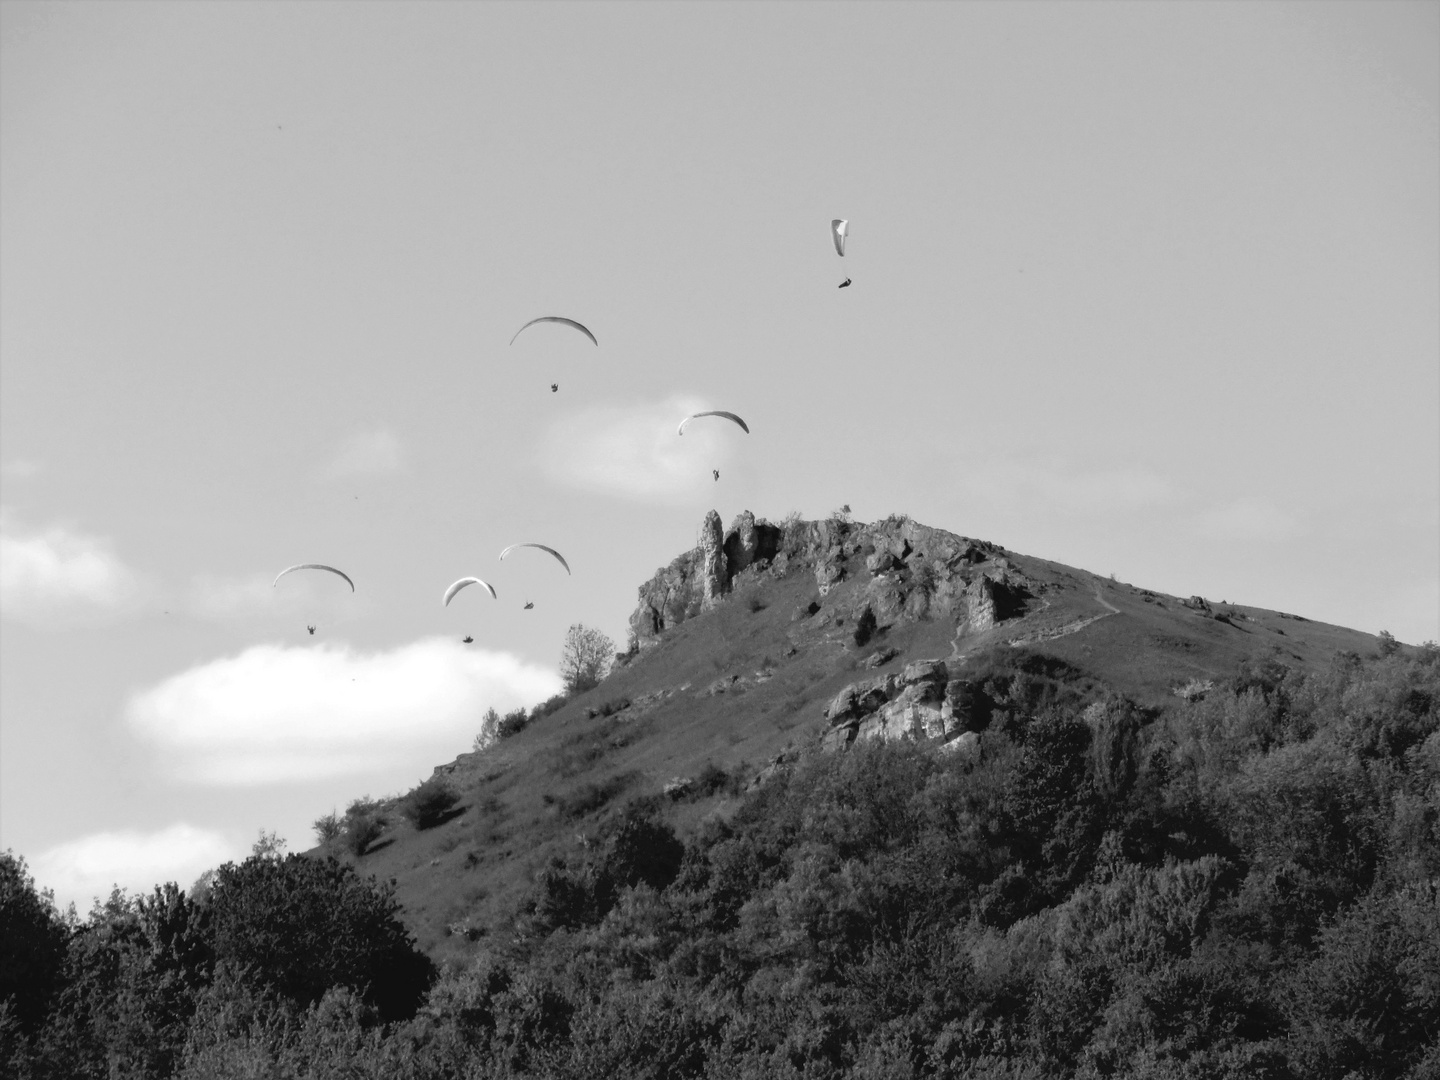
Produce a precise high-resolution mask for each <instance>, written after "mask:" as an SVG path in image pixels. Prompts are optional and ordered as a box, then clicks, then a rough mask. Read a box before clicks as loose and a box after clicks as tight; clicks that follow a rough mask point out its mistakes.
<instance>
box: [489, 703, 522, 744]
mask: <svg viewBox="0 0 1440 1080" xmlns="http://www.w3.org/2000/svg"><path fill="white" fill-rule="evenodd" d="M529 722H530V714H529V713H527V712H526V711H525V709H524V707H523V706H522V707H521V708H518V709H512V710H511V711H510V712H508V713H506V714H505V715H504V716H502V717H501V718H500V723H499V724H498V725H497V726H496V728H495V734H496V735H498V736H499V737H500V738H502V739H508V738H509V737H510V736H511V735H518V734H519V733H520V732H521V731H523V730H525V725H526V724H528V723H529Z"/></svg>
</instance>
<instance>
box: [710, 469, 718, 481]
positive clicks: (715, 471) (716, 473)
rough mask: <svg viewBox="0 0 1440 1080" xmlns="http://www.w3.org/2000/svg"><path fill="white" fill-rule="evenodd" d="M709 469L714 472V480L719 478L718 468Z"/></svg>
mask: <svg viewBox="0 0 1440 1080" xmlns="http://www.w3.org/2000/svg"><path fill="white" fill-rule="evenodd" d="M710 471H711V472H712V473H714V474H715V479H716V480H719V479H720V470H719V469H711V470H710Z"/></svg>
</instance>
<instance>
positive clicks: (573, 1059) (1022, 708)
mask: <svg viewBox="0 0 1440 1080" xmlns="http://www.w3.org/2000/svg"><path fill="white" fill-rule="evenodd" d="M975 681H976V685H977V687H978V688H980V689H978V690H977V693H983V694H984V695H986V698H987V700H989V701H991V702H992V703H993V709H994V713H993V716H992V717H991V720H992V722H991V723H990V725H989V727H988V729H987V730H986V731H985V733H984V735H983V736H982V740H981V744H980V745H981V750H980V753H979V754H978V755H973V754H972V755H964V754H945V753H942V752H937V751H936V750H934V749H931V748H928V747H925V746H920V745H914V744H883V743H881V744H876V743H866V744H861V745H857V746H855V747H853V748H852V749H850V750H849V751H847V752H845V753H839V754H812V755H808V756H803V757H801V759H800V760H799V761H798V762H796V763H795V765H794V767H793V768H791V769H790V770H788V771H785V772H781V773H778V774H776V775H775V776H774V777H773V778H772V779H770V780H769V781H767V782H766V783H764V784H762V785H760V786H759V787H757V788H756V789H755V790H753V791H750V792H749V793H747V794H746V795H745V796H744V798H743V800H741V801H740V802H739V804H738V806H734V807H733V813H728V816H726V817H723V818H722V817H712V818H708V819H706V820H705V821H703V822H702V823H700V824H699V825H698V827H697V829H696V831H695V832H694V834H693V835H692V836H691V837H690V838H689V840H688V842H686V843H684V844H682V843H681V842H680V841H679V840H678V839H677V838H676V835H675V833H674V832H673V830H672V829H671V826H670V825H669V824H668V823H667V821H666V820H665V817H664V814H665V812H666V811H667V809H668V810H669V811H670V812H675V809H676V807H677V804H676V803H674V802H671V801H663V802H662V801H661V800H658V799H648V798H647V799H634V800H631V801H630V802H628V803H627V804H625V805H624V806H623V807H620V808H618V809H616V808H615V807H614V803H615V800H616V797H617V795H618V794H619V792H620V790H622V788H623V786H624V785H619V784H618V782H619V778H611V780H608V781H604V782H602V783H597V784H594V785H592V786H591V787H590V788H588V789H587V787H586V786H585V785H579V786H572V787H567V788H566V794H565V795H563V796H559V795H557V796H556V797H554V798H552V800H551V801H552V803H554V804H556V805H557V806H558V807H559V809H560V811H561V812H562V813H566V814H572V815H576V816H577V820H578V819H580V818H585V817H587V816H591V815H595V816H597V817H598V820H597V821H596V822H595V828H593V829H592V828H589V827H585V828H586V832H585V833H584V834H582V835H581V836H579V837H577V845H576V847H575V849H574V850H573V851H572V852H570V853H569V854H567V855H565V856H564V857H557V858H555V859H553V860H552V861H551V862H549V863H548V864H547V865H546V866H545V867H544V868H543V869H542V870H541V871H540V873H539V874H538V875H537V877H536V880H535V882H534V886H533V889H532V891H531V893H530V895H529V896H528V897H527V898H526V900H525V902H524V904H523V905H522V909H521V911H520V912H518V913H517V917H516V920H515V922H514V924H513V926H511V927H504V928H502V927H500V926H495V927H490V928H488V930H489V931H491V932H489V933H486V934H485V935H477V940H478V941H481V942H484V943H485V944H484V945H481V946H479V948H480V949H483V950H484V951H482V952H479V953H478V955H477V959H476V961H475V963H474V966H473V967H471V968H469V969H466V970H454V971H451V972H448V973H447V974H446V975H444V976H443V977H442V978H440V979H439V980H438V981H437V982H436V983H435V985H434V986H433V987H432V988H431V990H430V992H429V994H428V997H427V998H426V1000H425V1005H424V1007H423V1008H421V1009H419V1010H416V1009H415V1003H416V1002H417V1001H418V1000H419V997H420V994H421V993H422V991H423V988H424V986H425V983H426V978H423V977H419V976H418V975H414V974H410V975H407V974H405V972H407V971H410V970H411V968H407V967H406V965H414V964H415V961H414V960H413V959H404V957H405V955H406V950H408V949H409V943H408V939H407V938H405V937H404V934H403V931H399V930H397V929H396V927H397V926H398V924H396V923H395V922H394V915H395V912H394V909H393V900H390V899H388V897H389V894H388V892H386V891H385V890H384V889H378V888H377V887H375V886H373V885H371V884H369V883H365V882H361V881H360V879H358V878H357V877H356V876H355V875H354V873H353V871H348V870H346V869H344V868H340V867H339V866H338V864H335V863H333V862H330V863H319V862H313V863H309V864H308V865H307V866H306V867H304V868H299V867H297V866H296V862H297V860H295V859H288V860H284V861H277V860H273V859H272V860H250V861H248V862H247V863H246V864H244V866H243V868H237V867H227V868H225V870H222V872H221V874H220V876H219V879H218V880H217V883H216V886H215V891H214V900H213V902H212V909H211V910H209V911H206V910H203V909H200V908H196V907H195V906H194V905H191V904H189V902H188V901H185V900H184V899H183V897H179V896H178V895H170V896H169V897H168V899H167V898H166V897H164V896H161V895H160V894H157V897H156V898H155V899H154V900H152V901H146V902H145V903H144V904H133V903H127V902H124V901H123V899H122V900H120V901H114V900H113V899H112V904H111V905H110V906H109V907H108V908H106V909H103V910H99V911H97V912H96V913H92V916H91V921H90V922H89V923H87V924H86V925H85V926H84V927H82V928H81V929H80V930H79V931H77V933H76V934H75V935H74V936H73V937H72V938H71V939H70V942H69V945H68V947H67V954H66V960H65V966H64V971H63V975H62V982H64V983H65V985H64V986H63V987H62V988H61V990H60V991H59V992H58V996H57V999H56V1000H57V1005H56V1006H55V1007H52V1009H51V1010H50V1013H49V1018H48V1020H47V1021H46V1023H45V1024H44V1025H42V1026H41V1028H40V1029H39V1030H38V1032H37V1033H36V1034H35V1035H33V1036H31V1035H29V1034H25V1033H21V1032H18V1028H17V1026H16V1025H15V1024H13V1023H12V1024H11V1025H10V1026H9V1027H8V1028H7V1027H6V1026H5V1023H6V1022H5V1020H4V1018H3V1016H0V1036H3V1037H4V1039H5V1040H7V1041H6V1042H5V1043H4V1045H5V1046H7V1047H9V1048H10V1052H11V1053H12V1055H13V1057H14V1060H15V1061H16V1062H17V1063H18V1064H17V1066H16V1067H15V1068H14V1069H12V1071H13V1072H14V1073H15V1075H17V1076H24V1077H30V1076H36V1077H40V1076H44V1077H50V1076H54V1077H61V1076H64V1077H70V1076H96V1077H101V1076H109V1075H123V1076H146V1077H149V1076H154V1077H160V1076H167V1075H171V1074H172V1073H173V1074H175V1075H182V1076H186V1077H201V1076H225V1075H274V1076H316V1077H332V1076H333V1077H340V1076H386V1077H389V1076H397V1077H417V1078H418V1077H436V1078H441V1077H444V1078H449V1077H462V1076H463V1077H496V1078H499V1077H512V1076H517V1075H525V1076H531V1077H557V1078H558V1077H591V1076H612V1075H613V1076H626V1077H630V1076H637V1077H656V1078H659V1077H702V1076H704V1077H735V1078H745V1077H753V1078H757V1080H758V1078H761V1077H765V1078H769V1077H794V1078H799V1077H806V1078H840V1077H856V1078H859V1077H866V1078H877V1077H918V1076H936V1077H944V1078H956V1080H958V1078H962V1077H974V1078H978V1077H992V1076H993V1077H1000V1076H1004V1077H1011V1078H1019V1077H1034V1078H1042V1077H1043V1078H1050V1077H1061V1076H1077V1077H1085V1078H1098V1077H1102V1076H1116V1077H1137V1078H1138V1077H1146V1078H1154V1080H1168V1078H1176V1080H1180V1078H1200V1077H1216V1078H1236V1080H1238V1078H1240V1077H1259V1078H1271V1080H1299V1078H1301V1077H1305V1078H1309V1077H1316V1078H1320V1080H1330V1078H1333V1080H1342V1078H1346V1080H1362V1078H1363V1080H1371V1078H1374V1080H1379V1078H1382V1077H1386V1078H1388V1077H1396V1078H1406V1080H1420V1078H1422V1077H1429V1076H1433V1075H1436V1074H1437V1071H1440V1044H1437V1035H1436V1033H1437V1032H1440V891H1437V886H1436V882H1437V880H1440V803H1437V798H1436V793H1437V792H1440V711H1437V702H1440V661H1437V660H1434V659H1432V658H1431V654H1430V653H1429V652H1426V651H1421V652H1420V653H1419V654H1418V656H1417V655H1416V654H1415V652H1413V651H1411V650H1406V649H1404V648H1397V649H1395V650H1393V651H1392V652H1391V653H1390V654H1389V655H1385V656H1372V657H1366V658H1362V657H1358V656H1342V657H1339V658H1337V661H1336V662H1335V663H1334V664H1333V665H1331V667H1330V668H1329V669H1327V670H1324V671H1319V672H1311V673H1301V672H1297V671H1295V670H1293V669H1291V668H1289V667H1287V666H1286V665H1285V664H1283V663H1281V662H1280V661H1279V660H1278V659H1277V658H1275V657H1270V658H1262V659H1261V660H1259V661H1256V662H1254V663H1251V664H1248V665H1246V666H1245V667H1244V668H1243V669H1242V670H1241V671H1240V672H1239V673H1237V676H1236V678H1235V679H1234V680H1233V681H1232V682H1231V683H1230V684H1229V685H1226V686H1221V687H1219V688H1217V689H1216V690H1214V691H1212V692H1211V693H1209V694H1208V695H1207V696H1206V697H1205V699H1204V700H1203V701H1195V702H1191V703H1188V704H1184V705H1183V706H1177V707H1176V709H1175V710H1174V711H1173V712H1171V713H1168V714H1164V715H1158V714H1147V713H1144V712H1142V711H1141V710H1139V709H1137V708H1136V707H1135V706H1133V705H1131V704H1130V703H1128V702H1125V701H1123V700H1120V699H1118V698H1115V697H1114V696H1113V695H1097V694H1095V693H1093V692H1092V690H1093V688H1091V687H1089V685H1088V683H1087V681H1086V679H1085V676H1084V674H1083V673H1080V672H1076V671H1074V670H1073V669H1067V668H1066V667H1065V666H1064V665H1061V664H1059V663H1058V662H1053V661H1050V660H1048V659H1046V658H1045V657H1043V656H1040V655H1039V654H1028V655H1018V656H1013V657H1011V658H1010V659H1009V660H1008V661H1000V660H997V661H996V663H995V664H993V665H992V666H991V667H990V668H989V669H987V670H984V671H981V672H980V673H979V676H978V678H976V680H975ZM1087 696H1088V700H1087ZM609 722H610V721H604V722H602V723H600V724H597V725H596V726H595V727H596V731H598V729H599V728H601V727H603V725H604V724H605V723H609ZM617 730H618V729H617ZM596 731H591V732H590V733H588V734H585V735H584V736H583V738H581V739H579V740H578V741H577V742H576V743H575V744H574V745H573V746H572V747H570V749H569V751H567V753H568V752H575V751H577V750H578V748H580V747H582V746H585V745H589V744H588V742H586V741H585V740H589V739H593V738H595V737H596ZM605 737H611V736H603V737H602V741H603V738H605ZM567 760H568V759H567ZM728 782H729V780H728V778H727V777H726V774H725V772H724V770H720V769H712V770H707V771H706V772H705V773H702V774H701V777H700V778H698V779H697V780H696V781H694V783H695V784H698V785H700V786H701V787H704V788H707V789H709V788H714V789H715V790H719V789H721V787H722V786H723V785H725V784H727V783H728ZM616 785H618V786H616ZM682 809H683V808H682ZM301 861H302V862H303V860H301ZM236 875H238V877H237V876H236ZM287 875H294V877H293V880H292V878H291V877H287ZM242 879H243V881H242ZM242 884H243V888H240V887H239V886H240V885H242ZM242 893H243V895H244V896H245V897H247V898H248V899H247V900H246V902H245V903H243V904H241V903H238V901H237V902H234V903H232V905H231V906H230V907H228V908H227V907H226V904H227V903H231V902H232V901H235V898H237V897H240V896H241V895H242ZM362 894H363V895H362ZM282 895H283V897H284V900H283V901H282V899H281V897H282ZM367 897H368V899H367ZM344 912H349V913H350V914H349V915H346V916H345V917H344V919H342V920H341V921H342V922H343V921H345V920H348V922H345V925H343V926H342V925H338V924H337V922H336V919H337V918H339V917H340V916H339V914H337V913H344ZM376 926H380V927H388V929H383V930H381V931H373V932H372V931H367V930H365V929H364V928H366V927H372V928H373V927H376ZM166 928H168V929H166ZM502 929H504V930H505V932H503V933H502V932H500V931H501V930H502ZM222 931H223V932H222ZM162 941H169V942H170V944H169V945H168V946H165V947H163V948H162V947H159V946H158V945H157V943H159V942H162ZM236 942H239V943H242V944H243V947H240V945H236V944H235V943H236ZM346 942H350V943H351V944H348V945H347V944H345V943H346ZM357 943H358V944H357ZM367 943H368V944H367ZM409 955H410V956H411V957H413V952H412V953H410V954H409ZM357 957H369V958H370V959H368V960H366V961H364V962H363V963H362V962H360V960H358V959H356V958H357ZM387 957H388V958H391V959H390V960H382V959H378V958H387ZM397 958H398V959H397ZM392 961H393V962H394V966H392V967H387V966H386V965H387V964H390V963H391V962H392ZM417 966H418V965H417ZM382 973H383V974H382ZM407 979H408V980H409V981H408V983H407ZM381 985H393V986H400V985H408V986H409V987H410V989H409V991H408V996H407V997H406V999H405V1000H406V1002H407V1004H406V1005H405V1007H403V1008H402V1007H397V1006H396V1005H395V1004H394V1003H393V1002H392V1003H389V1004H387V1003H386V1002H385V1001H384V1000H382V997H383V995H382V996H377V991H376V988H377V987H379V986H381ZM412 1013H413V1016H412V1015H411V1014H412ZM167 1070H169V1071H167Z"/></svg>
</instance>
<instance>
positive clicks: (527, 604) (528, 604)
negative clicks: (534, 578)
mask: <svg viewBox="0 0 1440 1080" xmlns="http://www.w3.org/2000/svg"><path fill="white" fill-rule="evenodd" d="M534 606H535V602H534V601H533V600H526V601H525V610H526V611H529V610H530V609H531V608H533V607H534Z"/></svg>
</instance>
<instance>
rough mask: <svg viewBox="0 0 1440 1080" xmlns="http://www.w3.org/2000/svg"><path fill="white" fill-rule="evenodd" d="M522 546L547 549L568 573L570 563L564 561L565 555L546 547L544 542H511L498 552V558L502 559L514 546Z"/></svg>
mask: <svg viewBox="0 0 1440 1080" xmlns="http://www.w3.org/2000/svg"><path fill="white" fill-rule="evenodd" d="M522 547H528V548H539V549H540V550H541V551H548V552H549V553H550V554H551V555H554V556H555V559H556V561H557V562H558V563H559V564H560V565H561V566H563V567H565V573H567V574H568V573H570V564H569V563H567V562H566V561H565V556H564V555H561V554H560V552H558V551H556V550H555V549H554V548H552V547H546V546H545V545H544V544H511V545H510V546H509V547H507V548H506V549H505V550H504V551H502V552H500V558H502V559H503V558H505V556H506V555H509V554H510V552H512V551H514V550H515V549H516V548H522Z"/></svg>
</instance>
